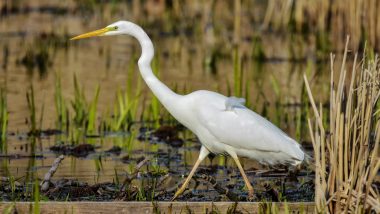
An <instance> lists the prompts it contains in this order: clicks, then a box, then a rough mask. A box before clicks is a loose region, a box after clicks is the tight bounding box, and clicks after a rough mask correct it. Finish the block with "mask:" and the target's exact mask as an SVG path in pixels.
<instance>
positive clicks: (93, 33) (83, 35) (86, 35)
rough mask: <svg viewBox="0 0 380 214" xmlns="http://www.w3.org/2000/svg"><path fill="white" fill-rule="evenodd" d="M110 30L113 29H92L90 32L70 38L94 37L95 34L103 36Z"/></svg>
mask: <svg viewBox="0 0 380 214" xmlns="http://www.w3.org/2000/svg"><path fill="white" fill-rule="evenodd" d="M108 31H111V29H110V28H107V27H106V28H103V29H99V30H95V31H91V32H89V33H84V34H81V35H79V36H76V37H73V38H71V39H70V40H77V39H84V38H89V37H94V36H103V35H104V34H105V33H107V32H108Z"/></svg>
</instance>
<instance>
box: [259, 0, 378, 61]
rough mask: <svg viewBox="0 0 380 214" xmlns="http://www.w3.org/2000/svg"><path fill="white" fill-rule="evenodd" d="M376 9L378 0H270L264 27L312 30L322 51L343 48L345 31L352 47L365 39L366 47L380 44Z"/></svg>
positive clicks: (308, 31)
mask: <svg viewBox="0 0 380 214" xmlns="http://www.w3.org/2000/svg"><path fill="white" fill-rule="evenodd" d="M379 9H380V4H378V2H377V1H365V0H352V1H350V4H347V1H345V0H335V1H328V0H317V1H309V0H298V1H276V0H269V1H268V5H267V9H266V12H265V13H266V14H265V17H264V20H263V28H266V29H268V28H272V29H274V30H286V31H289V29H292V31H293V32H302V33H314V34H315V35H316V36H317V39H316V45H317V48H318V50H320V51H321V52H322V54H323V55H324V54H326V53H327V52H328V51H330V50H331V46H334V48H337V49H339V50H340V49H343V48H344V43H343V42H339V41H344V37H345V35H351V36H352V38H353V39H352V42H351V43H350V45H349V46H350V48H352V49H354V50H358V49H359V48H360V46H361V45H362V43H363V42H364V41H367V42H368V46H369V48H379V46H380V43H379V37H380V30H379V27H378V26H379V25H378V20H379V18H380V13H378V12H377V11H378V10H379ZM323 55H322V56H323Z"/></svg>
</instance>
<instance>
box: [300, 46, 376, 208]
mask: <svg viewBox="0 0 380 214" xmlns="http://www.w3.org/2000/svg"><path fill="white" fill-rule="evenodd" d="M347 49H348V39H347V43H346V48H345V52H344V56H343V61H342V64H341V69H340V77H339V80H334V78H333V77H334V73H335V72H336V71H335V70H334V66H333V65H334V55H332V54H331V83H330V84H331V88H330V90H331V93H330V107H329V110H328V111H329V114H324V113H323V111H324V109H323V108H322V106H321V105H319V106H317V105H316V104H315V101H314V98H313V95H312V93H311V90H310V86H309V83H308V81H307V78H306V76H304V80H305V83H306V87H307V92H308V95H309V99H310V102H311V104H312V107H313V111H314V116H315V118H314V119H313V120H310V119H309V121H308V122H309V129H310V135H311V138H312V142H313V147H314V155H315V157H314V158H315V164H316V167H315V168H316V169H315V170H316V172H315V173H316V179H315V188H316V189H315V202H316V209H317V211H318V212H323V213H324V212H327V213H348V212H349V213H368V212H369V211H370V210H373V211H375V212H376V213H379V212H380V201H379V200H380V199H379V192H378V191H379V190H378V189H376V187H374V186H373V185H372V183H373V180H374V177H375V176H376V174H377V172H378V170H379V167H380V159H379V142H380V121H379V107H378V106H379V105H378V100H379V96H380V68H379V66H378V64H379V58H378V56H377V55H376V56H375V57H373V58H372V59H371V58H369V57H368V56H366V55H364V56H363V58H362V60H361V61H360V62H358V61H357V58H358V55H357V54H356V55H355V58H354V65H353V68H352V71H351V72H350V71H347V67H346V60H347V55H348V50H347ZM324 115H329V120H328V121H329V122H328V123H326V124H324V123H323V121H325V119H324V118H323V117H324Z"/></svg>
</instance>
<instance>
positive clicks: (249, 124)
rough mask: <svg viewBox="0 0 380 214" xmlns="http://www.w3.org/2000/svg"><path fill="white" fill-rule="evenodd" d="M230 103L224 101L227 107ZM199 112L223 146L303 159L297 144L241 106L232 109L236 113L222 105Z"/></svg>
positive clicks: (199, 117) (200, 109) (214, 105)
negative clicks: (282, 154)
mask: <svg viewBox="0 0 380 214" xmlns="http://www.w3.org/2000/svg"><path fill="white" fill-rule="evenodd" d="M226 99H227V100H226ZM229 99H231V98H226V97H225V98H224V100H225V104H227V103H228V100H229ZM233 99H234V100H235V101H236V99H235V98H233ZM232 101H233V100H232ZM233 103H236V102H233ZM197 112H198V119H199V120H200V121H201V124H202V125H204V126H205V128H206V129H207V130H209V132H210V133H211V134H212V135H214V136H215V137H216V138H217V139H218V140H219V141H220V142H222V143H225V144H228V145H230V146H232V147H234V148H237V149H245V150H256V151H263V152H284V153H286V154H288V155H289V156H291V157H292V158H295V159H298V160H302V159H303V152H302V150H301V149H300V146H299V144H298V143H297V142H295V141H294V140H293V139H291V138H290V137H289V136H288V135H286V134H285V133H284V132H283V131H281V130H280V129H279V128H277V127H276V126H275V125H273V124H272V123H271V122H269V121H268V120H266V119H265V118H263V117H262V116H260V115H258V114H256V113H255V112H253V111H251V110H250V109H248V108H246V107H245V106H243V105H242V104H241V102H239V105H233V111H228V110H226V105H224V106H221V103H220V102H215V103H210V102H208V103H204V105H202V107H200V108H199V109H198V111H197Z"/></svg>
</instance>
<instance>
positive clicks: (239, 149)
mask: <svg viewBox="0 0 380 214" xmlns="http://www.w3.org/2000/svg"><path fill="white" fill-rule="evenodd" d="M122 34H126V35H131V36H133V37H135V38H136V39H137V40H138V42H139V43H140V45H141V50H142V53H141V57H140V58H139V60H138V66H139V69H140V73H141V76H142V77H143V79H144V81H145V82H146V84H147V85H148V87H149V88H150V89H151V91H152V92H153V93H154V95H155V96H156V97H157V98H158V99H159V100H160V102H161V103H162V105H163V106H164V107H165V108H166V109H167V110H168V111H169V112H170V114H171V115H173V117H174V118H176V119H177V120H178V122H180V123H182V124H183V125H184V126H186V127H187V128H188V129H190V130H191V131H192V132H193V133H194V134H195V135H196V136H197V137H198V138H199V141H200V142H201V144H202V147H201V150H200V153H199V157H198V159H197V161H196V162H195V164H194V167H193V169H192V170H191V172H190V174H189V175H188V177H187V178H186V180H185V182H184V183H183V185H182V186H181V188H180V189H178V191H177V192H176V194H175V195H174V197H173V199H175V198H176V197H178V196H179V195H180V194H181V193H182V192H183V191H184V190H185V189H186V187H187V185H188V183H189V181H190V179H191V177H192V176H193V175H194V173H195V170H196V169H197V168H198V166H199V164H200V163H201V162H202V161H203V159H204V158H205V157H207V155H208V154H209V153H210V152H211V153H215V154H228V155H230V156H231V157H232V158H233V160H234V161H235V163H236V165H237V166H238V168H239V170H240V173H241V174H242V176H243V179H244V182H245V184H246V187H247V189H248V193H249V197H250V198H252V197H253V188H252V185H251V183H250V182H249V180H248V178H247V176H246V174H245V172H244V169H243V167H242V166H241V164H240V161H239V159H238V156H241V157H247V158H250V159H254V160H256V161H258V162H260V163H263V164H268V165H274V164H286V165H298V164H300V163H301V162H302V161H303V160H304V158H305V154H304V152H303V151H302V149H301V148H300V145H299V144H298V143H297V142H296V141H295V140H293V139H292V138H290V137H289V136H288V135H287V134H285V133H284V132H283V131H281V130H280V129H279V128H277V127H276V126H275V125H273V124H272V123H271V122H269V121H268V120H266V119H265V118H263V117H261V116H260V115H258V114H256V113H255V112H253V111H251V110H250V109H248V108H246V107H245V106H244V103H245V100H244V99H242V98H236V97H226V96H224V95H221V94H218V93H215V92H212V91H205V90H200V91H195V92H192V93H190V94H187V95H179V94H176V93H174V92H173V91H172V90H170V89H169V88H168V87H167V86H166V85H165V84H163V83H162V82H161V81H160V80H159V79H158V78H157V77H156V76H155V75H154V74H153V72H152V68H151V66H150V64H151V61H152V59H153V56H154V48H153V44H152V41H151V40H150V38H149V37H148V35H147V34H146V33H145V32H144V30H143V29H142V28H141V27H140V26H138V25H136V24H134V23H132V22H128V21H118V22H115V23H113V24H111V25H109V26H107V27H105V28H103V29H100V30H96V31H93V32H90V33H85V34H82V35H79V36H77V37H74V38H72V40H75V39H82V38H88V37H93V36H113V35H122Z"/></svg>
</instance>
